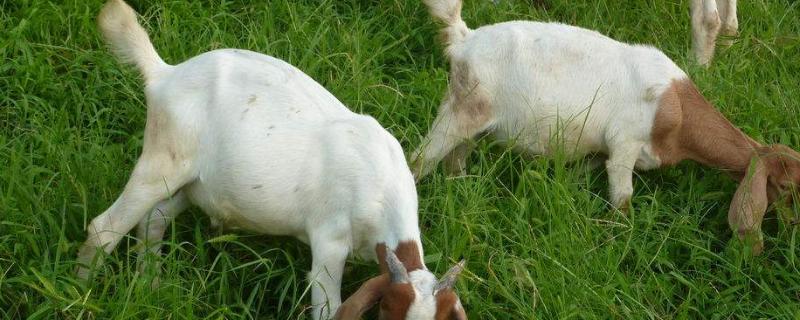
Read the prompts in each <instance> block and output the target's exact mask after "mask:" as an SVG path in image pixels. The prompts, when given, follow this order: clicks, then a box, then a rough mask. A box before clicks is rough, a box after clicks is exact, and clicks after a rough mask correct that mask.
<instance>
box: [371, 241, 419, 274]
mask: <svg viewBox="0 0 800 320" xmlns="http://www.w3.org/2000/svg"><path fill="white" fill-rule="evenodd" d="M386 248H387V247H386V245H385V244H384V243H383V242H381V243H379V244H377V245H376V246H375V252H376V254H377V256H378V264H379V265H380V268H381V273H388V272H389V267H388V266H387V265H386ZM394 254H395V255H396V256H397V258H398V259H400V262H402V263H403V265H404V266H405V267H406V270H407V271H408V272H411V271H414V270H419V269H422V268H424V267H425V265H424V264H423V263H422V256H421V255H420V251H419V247H417V243H416V242H414V241H402V242H400V243H398V244H397V248H395V249H394Z"/></svg>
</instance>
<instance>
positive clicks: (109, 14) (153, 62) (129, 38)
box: [97, 0, 167, 80]
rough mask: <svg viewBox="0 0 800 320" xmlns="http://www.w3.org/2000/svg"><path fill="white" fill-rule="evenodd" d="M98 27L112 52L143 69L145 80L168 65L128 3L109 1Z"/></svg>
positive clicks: (100, 16) (99, 18)
mask: <svg viewBox="0 0 800 320" xmlns="http://www.w3.org/2000/svg"><path fill="white" fill-rule="evenodd" d="M97 24H98V25H99V27H100V31H101V32H102V33H103V37H105V39H106V42H108V44H109V46H110V47H111V50H112V51H113V52H114V53H115V54H116V55H117V56H118V57H119V58H120V59H121V60H122V61H124V62H129V63H133V64H135V65H136V66H137V67H139V70H140V71H141V72H142V74H143V75H144V78H145V80H148V79H150V78H152V77H153V76H154V74H155V73H157V72H158V71H159V69H163V68H164V67H166V66H167V64H166V63H165V62H164V60H162V59H161V57H160V56H159V55H158V52H156V49H155V48H153V44H152V43H151V42H150V37H149V36H147V32H145V30H144V28H142V26H141V25H140V24H139V22H138V21H137V20H136V11H134V10H133V8H131V7H130V6H129V5H128V4H127V3H125V1H123V0H109V1H108V2H107V3H106V4H105V5H104V6H103V9H102V10H101V11H100V15H98V16H97Z"/></svg>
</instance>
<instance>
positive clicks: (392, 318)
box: [380, 283, 416, 320]
mask: <svg viewBox="0 0 800 320" xmlns="http://www.w3.org/2000/svg"><path fill="white" fill-rule="evenodd" d="M415 297H416V294H415V293H414V287H413V286H412V285H411V284H410V283H392V284H390V285H389V286H387V287H386V289H385V290H384V291H383V299H382V300H381V311H380V312H381V315H380V318H381V319H382V320H403V319H405V318H406V314H408V309H409V308H410V307H411V303H413V302H414V298H415Z"/></svg>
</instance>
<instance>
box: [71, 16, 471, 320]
mask: <svg viewBox="0 0 800 320" xmlns="http://www.w3.org/2000/svg"><path fill="white" fill-rule="evenodd" d="M98 20H99V25H100V30H101V31H102V32H103V34H104V36H105V37H106V40H107V41H108V42H109V44H110V45H111V47H112V49H114V51H115V52H116V53H117V55H118V56H120V57H121V58H123V59H124V60H126V61H129V62H133V63H135V64H136V65H137V66H138V67H139V70H140V71H141V72H142V74H143V75H144V78H145V96H146V98H147V123H146V125H145V134H144V146H143V150H142V155H141V157H140V158H139V160H138V161H137V162H136V166H135V168H134V169H133V172H132V173H131V176H130V178H129V180H128V183H127V185H126V186H125V188H124V190H123V191H122V193H121V194H120V196H119V197H118V198H117V200H116V201H115V202H114V203H113V204H112V205H111V207H109V208H108V209H107V210H106V211H105V212H103V213H102V214H100V215H98V216H97V217H95V218H94V219H92V222H91V223H90V224H89V226H88V227H87V229H88V230H87V231H88V238H87V240H86V242H85V243H84V245H83V246H82V247H81V249H80V251H79V253H78V262H79V263H80V266H79V267H78V275H79V276H80V277H82V278H87V277H88V276H89V275H90V273H91V270H92V267H93V264H94V263H96V262H99V261H95V260H99V259H101V258H102V255H98V253H99V252H102V251H105V252H106V253H108V252H111V251H112V250H114V247H116V245H117V244H118V243H119V242H120V240H121V239H122V238H123V237H124V236H125V234H127V233H128V232H129V231H131V229H133V228H134V227H136V226H137V225H138V226H139V228H138V232H137V238H139V239H140V241H142V242H143V243H144V245H142V246H141V248H142V251H143V252H144V251H148V250H149V251H152V252H155V253H157V252H158V251H159V246H160V245H159V243H158V242H159V241H161V239H162V238H163V236H164V232H165V231H166V226H167V225H168V224H169V223H170V222H171V221H172V220H173V219H175V217H176V216H177V215H178V214H180V213H181V212H182V211H185V210H186V209H187V208H188V207H189V206H190V205H192V204H194V205H196V206H198V207H200V208H201V209H203V211H204V212H205V213H206V214H208V215H209V216H210V217H211V219H212V221H214V222H215V223H217V224H219V225H221V226H222V227H224V228H228V229H241V230H246V231H249V232H253V233H259V234H269V235H285V236H293V237H296V238H298V239H299V240H301V241H303V242H305V243H307V244H309V245H310V246H311V254H312V262H311V272H310V273H309V274H308V280H309V281H310V282H311V303H312V306H313V309H312V311H313V319H329V318H332V317H333V316H334V314H335V313H336V312H337V310H338V312H339V315H338V316H337V318H338V319H356V318H357V317H359V315H360V314H361V313H362V312H363V311H365V310H367V309H368V308H369V307H371V306H372V305H374V304H376V303H378V302H380V303H381V314H382V317H384V318H385V319H466V314H465V312H464V309H463V308H462V307H461V303H460V302H459V299H458V296H456V294H455V291H454V287H453V285H454V283H455V278H456V276H457V275H458V273H459V272H460V271H461V269H462V268H463V262H462V263H459V264H457V265H456V266H455V267H454V268H453V269H451V271H450V272H448V274H447V275H446V276H445V277H443V278H442V279H439V280H437V279H436V277H435V276H434V275H433V273H431V272H430V271H429V270H428V268H426V267H425V264H424V263H423V260H422V257H423V251H422V243H421V240H420V238H421V236H420V229H419V225H418V217H417V193H416V188H415V186H414V179H413V177H412V175H411V171H410V170H409V168H408V164H407V163H406V159H405V157H404V155H403V150H402V149H401V147H400V144H399V143H398V142H397V140H396V139H395V138H394V137H392V135H391V134H389V132H387V131H386V130H385V129H384V128H383V127H381V126H380V124H379V123H378V122H377V121H375V119H373V118H371V117H369V116H364V115H359V114H355V113H353V112H351V111H350V110H348V109H347V107H345V106H344V105H343V104H342V103H341V102H339V100H337V99H336V98H335V97H334V96H333V95H331V94H330V93H329V92H328V91H327V90H325V88H323V87H322V86H321V85H319V84H318V83H317V82H316V81H314V80H313V79H311V78H310V77H309V76H307V75H306V74H305V73H303V72H302V71H300V70H299V69H297V68H295V67H294V66H292V65H290V64H288V63H286V62H284V61H282V60H279V59H276V58H273V57H270V56H267V55H263V54H260V53H256V52H252V51H247V50H238V49H222V50H215V51H211V52H207V53H204V54H201V55H198V56H196V57H194V58H191V59H189V60H187V61H185V62H183V63H181V64H178V65H174V66H173V65H168V64H166V63H165V62H164V61H163V60H162V59H161V57H159V55H158V53H157V52H156V51H155V49H154V48H153V45H152V44H151V43H150V39H149V37H148V35H147V33H146V32H145V31H144V29H143V28H142V27H141V26H140V25H139V23H138V22H137V21H136V13H135V12H134V11H133V9H131V8H130V7H129V6H128V5H127V4H125V3H124V2H123V1H122V0H111V1H109V2H108V3H107V4H106V5H105V7H104V8H103V10H102V12H101V13H100V16H99V17H98ZM348 255H355V256H359V257H362V258H365V259H370V260H375V261H377V262H378V263H379V265H380V269H381V271H382V272H383V275H380V276H377V277H376V278H374V279H372V280H370V281H367V283H366V284H364V285H363V286H362V287H361V289H359V291H358V292H357V293H356V294H355V295H354V296H353V298H351V299H348V301H346V302H345V303H344V305H342V307H341V308H339V306H340V304H341V297H340V291H341V290H340V288H341V281H342V273H343V272H344V266H345V261H346V259H347V257H348Z"/></svg>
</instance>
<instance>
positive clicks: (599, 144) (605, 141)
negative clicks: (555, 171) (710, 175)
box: [410, 0, 800, 253]
mask: <svg viewBox="0 0 800 320" xmlns="http://www.w3.org/2000/svg"><path fill="white" fill-rule="evenodd" d="M425 3H426V4H427V5H428V7H429V9H430V12H431V14H432V15H433V17H435V18H436V19H439V20H441V21H442V22H444V24H445V26H444V28H443V30H442V33H443V35H444V42H445V45H446V48H445V53H446V56H447V58H448V59H449V60H450V85H449V90H448V93H447V96H446V98H445V99H444V102H443V103H442V104H441V106H440V108H439V113H438V115H437V116H436V119H435V120H434V122H433V126H432V128H431V129H430V132H429V133H428V136H427V137H426V138H425V139H424V140H423V142H422V145H421V146H420V147H419V148H418V149H417V150H416V151H414V152H413V153H412V154H411V155H410V160H411V161H412V170H413V171H414V173H415V175H416V177H417V179H420V178H422V177H423V176H425V175H426V174H428V173H429V172H430V171H431V170H432V169H433V168H434V167H435V166H436V164H437V163H438V162H440V161H442V160H444V164H445V170H447V171H448V172H450V173H456V174H457V173H463V171H464V169H465V166H466V158H467V156H468V155H469V153H470V152H471V150H472V145H473V142H471V140H472V139H473V138H475V137H476V136H477V135H479V134H481V133H491V134H492V135H493V136H494V137H495V138H496V139H499V140H501V141H506V142H512V141H513V146H514V147H515V148H516V149H518V150H520V151H524V152H527V153H531V154H552V153H553V152H554V151H555V150H556V149H554V148H559V147H560V148H563V149H559V150H564V151H566V152H567V155H568V156H569V157H570V158H572V159H577V158H580V157H583V156H585V155H588V154H594V153H601V154H606V155H607V156H608V159H607V161H606V169H607V171H608V179H609V186H610V194H611V203H612V204H613V205H614V206H615V207H618V208H624V207H625V206H627V205H628V203H629V200H630V198H631V195H632V193H633V182H632V175H633V169H634V167H635V168H637V169H642V170H647V169H653V168H657V167H663V166H669V165H673V164H676V163H678V162H680V161H682V160H684V159H691V160H694V161H697V162H700V163H702V164H704V165H708V166H713V167H716V168H720V169H723V170H726V171H729V172H731V173H733V175H734V176H736V177H738V178H740V179H741V184H740V185H739V188H738V190H737V191H736V194H735V195H734V197H733V201H732V203H731V206H730V210H729V215H728V221H729V223H730V226H731V228H732V229H733V230H734V231H735V232H736V234H737V235H738V236H739V237H740V238H745V237H747V238H751V239H753V240H755V242H753V248H754V249H755V252H756V253H758V252H760V250H761V249H762V246H763V241H762V240H761V237H762V235H761V232H760V228H761V221H762V218H763V216H764V213H765V211H766V209H767V205H768V203H769V202H771V201H774V200H775V199H777V197H778V196H779V195H781V194H782V193H785V192H787V191H789V190H790V189H791V188H792V187H793V186H795V185H797V183H798V182H800V154H798V153H797V152H795V151H794V150H792V149H790V148H788V147H786V146H782V145H769V146H767V145H762V144H761V143H759V142H756V141H755V140H753V139H751V138H750V137H748V136H746V135H745V134H744V133H742V132H741V131H740V130H739V129H737V128H736V127H734V126H733V125H732V124H731V123H730V122H728V120H726V119H725V117H724V116H723V115H722V114H721V113H720V112H719V111H717V110H716V109H715V108H714V107H713V106H712V105H711V104H710V103H709V102H708V101H706V99H704V98H703V96H702V94H701V93H700V92H699V91H698V89H697V88H696V87H695V85H694V84H693V83H692V81H691V80H690V79H689V78H688V76H687V75H686V73H684V72H683V71H682V70H681V69H680V68H679V67H678V66H677V65H675V63H673V62H672V61H671V60H670V59H669V58H668V57H667V56H666V55H664V53H662V52H661V51H659V50H657V49H655V48H653V47H649V46H641V45H629V44H625V43H621V42H618V41H615V40H613V39H610V38H608V37H606V36H604V35H602V34H600V33H597V32H595V31H591V30H586V29H582V28H578V27H574V26H568V25H563V24H559V23H539V22H528V21H512V22H505V23H499V24H495V25H489V26H483V27H481V28H478V29H475V30H471V29H469V28H467V25H466V24H465V23H464V21H463V20H462V19H461V0H425ZM554 135H556V136H557V137H558V139H553V137H554ZM554 140H557V141H559V142H560V144H559V145H554V144H553V143H551V142H552V141H554ZM790 199H791V198H790Z"/></svg>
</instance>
